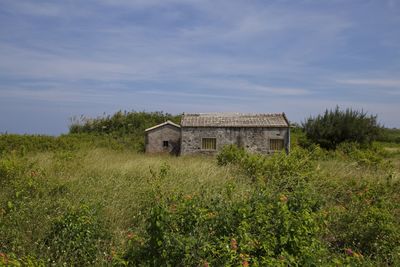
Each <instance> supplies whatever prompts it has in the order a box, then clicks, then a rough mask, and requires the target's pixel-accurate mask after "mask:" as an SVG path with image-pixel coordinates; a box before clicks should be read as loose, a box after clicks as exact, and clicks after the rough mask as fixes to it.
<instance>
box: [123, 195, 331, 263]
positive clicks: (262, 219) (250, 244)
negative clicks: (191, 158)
mask: <svg viewBox="0 0 400 267" xmlns="http://www.w3.org/2000/svg"><path fill="white" fill-rule="evenodd" d="M315 206H316V205H315V202H314V201H313V200H312V199H310V197H309V194H307V193H306V191H304V190H303V189H299V190H297V191H295V192H292V193H291V194H288V195H284V194H273V193H270V192H269V191H267V190H263V189H259V190H257V191H255V192H253V194H251V196H250V197H249V198H246V199H240V200H235V199H230V200H228V202H227V201H226V197H225V196H222V197H220V198H214V199H213V200H211V202H207V201H204V199H202V198H201V197H199V196H179V197H175V198H169V199H166V200H159V201H158V202H156V203H155V205H154V207H153V208H152V209H151V213H150V216H149V218H148V219H147V225H148V227H147V230H146V236H145V237H136V239H135V242H132V243H130V247H129V249H128V251H127V253H126V254H125V259H126V260H128V261H129V262H130V263H131V264H133V265H135V264H139V263H141V264H148V265H150V266H200V265H203V266H206V265H207V266H208V264H209V265H211V266H239V265H244V266H246V264H250V265H253V264H254V265H256V266H257V265H258V266H270V265H271V266H276V265H281V266H287V265H292V264H293V265H313V264H314V265H315V264H317V263H321V262H322V260H321V259H323V255H324V253H325V248H324V246H323V244H322V243H321V242H320V241H319V240H318V238H317V236H318V233H319V227H318V223H317V219H316V217H317V213H316V210H315V209H314V207H315Z"/></svg>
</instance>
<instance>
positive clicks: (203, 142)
mask: <svg viewBox="0 0 400 267" xmlns="http://www.w3.org/2000/svg"><path fill="white" fill-rule="evenodd" d="M207 141H211V147H212V148H205V147H207V144H206V145H205V142H207ZM209 144H210V143H209ZM201 150H205V151H216V150H217V138H216V137H202V138H201Z"/></svg>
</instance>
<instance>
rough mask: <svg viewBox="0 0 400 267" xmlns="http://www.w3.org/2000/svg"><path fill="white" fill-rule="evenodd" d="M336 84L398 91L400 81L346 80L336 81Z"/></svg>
mask: <svg viewBox="0 0 400 267" xmlns="http://www.w3.org/2000/svg"><path fill="white" fill-rule="evenodd" d="M337 82H339V83H343V84H352V85H367V86H377V87H397V88H399V89H400V80H392V79H348V80H338V81H337Z"/></svg>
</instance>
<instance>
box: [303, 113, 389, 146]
mask: <svg viewBox="0 0 400 267" xmlns="http://www.w3.org/2000/svg"><path fill="white" fill-rule="evenodd" d="M302 127H303V129H304V132H305V134H306V137H307V139H309V140H310V141H312V142H314V143H316V144H319V145H320V146H321V147H323V148H326V149H335V148H336V146H337V145H339V144H340V143H342V142H357V143H359V144H360V145H369V144H371V142H372V141H374V140H376V139H377V138H378V136H379V134H380V132H381V126H380V125H379V124H378V123H377V116H376V115H375V116H373V115H370V116H368V115H367V113H366V112H364V111H362V110H361V111H357V110H352V109H349V108H348V109H346V110H340V109H339V107H338V106H337V107H336V109H335V110H328V109H327V110H326V111H325V113H324V114H323V115H321V114H320V115H318V116H316V117H309V118H308V119H306V121H305V122H303V123H302Z"/></svg>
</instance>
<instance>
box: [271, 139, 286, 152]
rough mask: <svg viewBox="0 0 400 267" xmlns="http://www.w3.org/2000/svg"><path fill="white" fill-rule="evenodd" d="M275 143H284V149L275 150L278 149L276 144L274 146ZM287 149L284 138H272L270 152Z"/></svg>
mask: <svg viewBox="0 0 400 267" xmlns="http://www.w3.org/2000/svg"><path fill="white" fill-rule="evenodd" d="M275 141H279V142H282V147H281V148H279V149H275V148H276V147H277V144H276V143H275V144H274V145H273V144H272V143H273V142H275ZM284 149H285V140H284V139H283V138H270V139H269V150H270V151H282V150H284Z"/></svg>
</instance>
